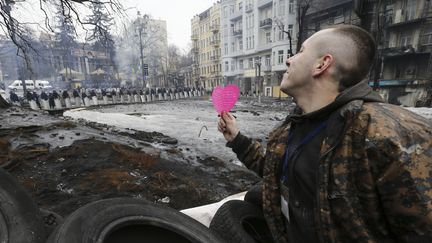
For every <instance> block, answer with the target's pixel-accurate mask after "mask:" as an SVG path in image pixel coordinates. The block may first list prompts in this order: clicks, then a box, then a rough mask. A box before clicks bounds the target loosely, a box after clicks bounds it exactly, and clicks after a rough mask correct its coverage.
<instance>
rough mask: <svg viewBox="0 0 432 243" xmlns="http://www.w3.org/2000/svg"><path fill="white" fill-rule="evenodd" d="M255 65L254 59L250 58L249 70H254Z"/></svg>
mask: <svg viewBox="0 0 432 243" xmlns="http://www.w3.org/2000/svg"><path fill="white" fill-rule="evenodd" d="M253 65H254V63H253V59H252V58H249V65H248V68H249V69H252V68H253Z"/></svg>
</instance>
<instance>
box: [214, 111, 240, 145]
mask: <svg viewBox="0 0 432 243" xmlns="http://www.w3.org/2000/svg"><path fill="white" fill-rule="evenodd" d="M218 130H219V132H221V133H222V134H223V135H224V137H225V139H226V140H227V141H228V142H232V141H233V140H234V138H235V137H236V136H237V134H238V133H239V131H240V129H239V128H238V126H237V123H236V119H235V118H234V117H233V116H232V115H231V114H230V113H228V112H222V115H221V118H219V122H218Z"/></svg>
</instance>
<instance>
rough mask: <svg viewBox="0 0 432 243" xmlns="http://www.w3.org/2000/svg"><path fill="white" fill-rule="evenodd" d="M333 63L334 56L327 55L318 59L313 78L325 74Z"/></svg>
mask: <svg viewBox="0 0 432 243" xmlns="http://www.w3.org/2000/svg"><path fill="white" fill-rule="evenodd" d="M332 63H333V56H332V55H330V54H325V55H324V56H322V57H321V58H319V59H318V61H317V63H316V66H315V68H314V72H313V76H314V77H316V76H319V75H321V74H322V73H324V72H325V71H326V70H328V69H329V67H330V66H331V65H332Z"/></svg>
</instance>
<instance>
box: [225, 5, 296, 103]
mask: <svg viewBox="0 0 432 243" xmlns="http://www.w3.org/2000/svg"><path fill="white" fill-rule="evenodd" d="M221 8H222V17H221V31H222V43H221V45H222V70H223V75H224V80H225V81H226V83H234V84H237V85H238V86H239V87H240V88H241V92H242V93H249V94H252V93H255V94H257V93H264V94H265V95H267V96H283V94H281V93H280V91H279V84H280V80H281V78H282V75H283V73H284V72H285V71H286V66H285V60H286V59H287V58H288V57H289V56H290V55H291V54H292V53H293V50H295V48H296V42H295V39H294V38H293V36H294V33H296V25H295V23H296V17H295V16H296V11H295V1H294V0H222V1H221ZM290 43H291V45H290Z"/></svg>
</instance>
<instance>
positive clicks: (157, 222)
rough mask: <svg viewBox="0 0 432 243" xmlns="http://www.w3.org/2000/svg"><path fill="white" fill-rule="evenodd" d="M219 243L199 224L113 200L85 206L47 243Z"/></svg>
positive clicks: (134, 202)
mask: <svg viewBox="0 0 432 243" xmlns="http://www.w3.org/2000/svg"><path fill="white" fill-rule="evenodd" d="M99 242H100V243H102V242H103V243H123V242H128V243H138V242H155V243H157V242H176V243H221V242H223V241H222V240H221V239H220V238H218V237H217V236H216V235H214V234H213V233H212V232H211V231H210V230H209V229H208V228H206V227H205V226H204V225H202V224H201V223H199V222H198V221H196V220H194V219H192V218H190V217H188V216H186V215H184V214H182V213H180V212H178V211H176V210H174V209H171V208H168V207H164V206H162V205H158V204H154V203H151V202H148V201H145V200H141V199H134V198H113V199H104V200H100V201H96V202H93V203H90V204H87V205H85V206H83V207H81V208H79V209H78V210H76V211H75V212H74V213H72V214H71V215H70V216H69V217H67V218H66V219H65V221H64V222H63V224H62V225H60V226H59V227H57V228H56V230H55V231H54V232H53V233H52V234H51V236H50V237H49V239H48V243H99Z"/></svg>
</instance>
